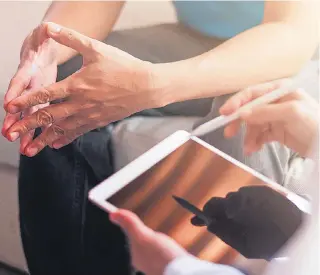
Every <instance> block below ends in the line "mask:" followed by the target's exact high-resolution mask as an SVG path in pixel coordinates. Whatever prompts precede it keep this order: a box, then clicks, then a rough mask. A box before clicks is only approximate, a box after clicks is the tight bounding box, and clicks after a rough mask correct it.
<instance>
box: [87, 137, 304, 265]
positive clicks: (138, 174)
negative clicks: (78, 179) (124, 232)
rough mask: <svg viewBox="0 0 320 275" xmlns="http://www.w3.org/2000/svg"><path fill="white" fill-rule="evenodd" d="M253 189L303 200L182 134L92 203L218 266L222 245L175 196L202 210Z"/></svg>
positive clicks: (94, 194) (98, 191)
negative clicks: (136, 220) (135, 219)
mask: <svg viewBox="0 0 320 275" xmlns="http://www.w3.org/2000/svg"><path fill="white" fill-rule="evenodd" d="M252 185H256V186H257V185H258V186H259V185H260V186H266V188H270V187H271V188H273V190H277V191H280V192H281V193H282V194H284V196H287V195H288V194H290V197H291V199H294V200H295V199H296V198H297V197H298V196H297V195H295V194H292V193H290V192H289V191H287V190H286V189H284V188H283V187H281V186H279V185H278V184H276V183H274V182H273V181H271V180H270V179H268V178H266V177H264V176H263V175H261V174H259V173H257V172H256V171H254V170H252V169H250V168H249V167H247V166H245V165H243V164H242V163H239V162H238V161H236V160H234V159H232V158H231V157H230V156H228V155H226V154H224V153H223V152H221V151H219V150H217V149H216V148H214V147H212V146H210V145H208V144H207V143H205V142H203V141H202V140H200V139H198V138H196V137H192V136H190V134H189V133H187V132H184V131H179V132H176V133H174V134H173V135H172V136H170V137H168V138H167V139H165V140H163V141H162V142H160V143H159V144H158V145H156V146H155V147H154V148H152V149H151V150H149V151H148V152H146V153H145V154H143V155H142V156H140V157H139V158H137V159H136V160H135V161H133V162H132V163H130V164H129V165H127V166H126V167H124V168H123V169H122V170H120V171H118V172H117V173H116V174H114V175H113V176H111V177H110V178H108V179H107V180H105V181H104V182H102V183H101V184H100V185H98V186H97V187H95V188H94V189H92V190H91V191H90V193H89V198H90V200H91V201H92V202H94V203H95V204H96V205H98V206H99V207H101V208H102V209H104V210H106V211H108V212H113V211H114V210H116V209H117V207H119V208H122V209H127V210H130V211H132V212H134V213H136V214H137V215H138V216H139V217H140V218H141V219H142V221H143V222H144V223H145V224H146V225H147V226H148V227H150V228H151V229H152V230H154V231H160V232H162V233H165V234H167V235H169V236H170V237H171V238H173V239H175V240H176V241H177V242H178V243H179V244H180V245H181V246H182V247H184V248H185V249H186V250H187V251H189V252H190V253H191V254H193V255H195V256H198V257H200V258H202V259H205V260H211V261H217V260H219V257H221V252H218V251H217V248H219V247H220V248H222V245H223V243H222V242H221V241H220V240H219V238H217V237H216V236H214V235H213V234H211V233H209V232H208V231H207V230H206V228H203V227H195V226H193V225H192V224H191V223H190V219H191V218H192V216H193V215H192V214H191V213H190V212H189V211H186V210H185V209H183V208H182V207H181V206H180V205H178V204H177V203H176V201H174V199H173V198H172V196H173V195H176V196H178V197H181V198H184V199H186V200H187V201H189V202H190V203H191V204H193V205H194V206H196V207H197V208H200V209H202V207H203V206H204V205H205V204H206V202H207V201H209V200H210V199H211V198H212V197H221V198H225V197H226V195H227V194H228V193H230V192H236V191H238V190H239V189H240V188H241V187H243V186H252ZM219 255H220V256H219Z"/></svg>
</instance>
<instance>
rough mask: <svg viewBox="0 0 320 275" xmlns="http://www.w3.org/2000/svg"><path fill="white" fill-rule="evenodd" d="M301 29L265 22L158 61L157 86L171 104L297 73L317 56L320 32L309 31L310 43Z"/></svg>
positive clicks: (212, 95)
mask: <svg viewBox="0 0 320 275" xmlns="http://www.w3.org/2000/svg"><path fill="white" fill-rule="evenodd" d="M300 34H301V33H300V32H299V31H297V30H296V29H295V28H294V26H290V25H288V24H285V23H280V22H279V23H266V24H262V25H259V26H257V27H255V28H252V29H250V30H248V31H246V32H244V33H242V34H240V35H238V36H236V37H234V38H232V39H230V40H228V41H226V42H225V43H223V44H221V45H220V46H218V47H217V48H215V49H213V50H211V51H209V52H207V53H205V54H202V55H200V56H197V57H195V58H191V59H188V60H184V61H179V62H175V63H167V64H159V65H156V66H157V67H156V69H155V72H156V73H155V78H154V79H155V87H157V88H158V89H160V90H161V91H162V93H163V95H162V96H163V98H164V99H165V100H164V103H163V104H164V105H165V104H167V103H172V102H178V101H184V100H189V99H195V98H207V97H214V96H218V95H222V94H227V93H232V92H235V91H238V90H240V89H243V88H245V87H247V86H250V85H253V84H256V83H260V82H265V81H268V80H272V79H278V78H282V77H287V76H291V75H293V74H295V73H297V72H298V71H299V69H300V68H301V67H302V65H303V64H304V63H305V62H306V61H307V60H308V59H309V58H310V57H311V55H312V54H313V52H314V50H315V47H316V43H317V40H316V35H315V38H314V39H313V38H310V34H308V35H309V37H307V38H306V39H309V42H308V43H305V41H303V37H301V36H300ZM311 35H313V34H311ZM310 40H312V41H310ZM169 84H170V85H169ZM159 87H161V88H159Z"/></svg>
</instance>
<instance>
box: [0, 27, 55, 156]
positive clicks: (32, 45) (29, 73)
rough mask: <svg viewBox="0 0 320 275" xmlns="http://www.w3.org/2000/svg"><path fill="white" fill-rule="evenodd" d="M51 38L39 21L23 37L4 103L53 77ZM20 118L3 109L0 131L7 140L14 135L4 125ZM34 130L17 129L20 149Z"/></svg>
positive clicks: (39, 106)
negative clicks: (37, 25)
mask: <svg viewBox="0 0 320 275" xmlns="http://www.w3.org/2000/svg"><path fill="white" fill-rule="evenodd" d="M54 43H56V42H54V41H53V40H51V39H49V36H48V35H47V30H46V25H45V24H42V25H40V26H39V27H38V28H36V29H34V30H33V32H32V33H31V34H30V35H28V37H27V38H26V39H25V41H24V43H23V46H22V48H21V52H20V64H19V67H18V70H17V72H16V74H15V75H14V77H13V78H12V79H11V82H10V84H9V88H8V91H7V93H6V95H5V98H4V105H5V106H6V105H7V104H8V103H9V102H10V101H11V100H13V99H15V98H17V97H18V96H20V95H22V94H23V93H28V92H30V91H34V90H36V89H39V88H41V87H42V86H47V85H50V84H52V83H54V82H55V81H56V76H57V62H56V59H55V51H54ZM44 106H45V105H43V104H39V105H37V104H35V105H34V106H32V107H31V108H30V109H28V108H26V109H24V114H23V115H24V116H28V115H30V114H32V113H34V112H36V111H37V110H39V109H40V108H43V107H44ZM19 120H20V113H19V112H17V113H14V114H10V113H7V115H6V117H5V119H4V122H3V127H2V134H3V135H4V136H5V137H7V138H8V139H9V140H10V141H14V140H16V139H17V138H18V135H17V134H15V133H12V132H11V133H9V132H8V129H9V128H10V127H11V126H12V125H13V124H15V123H16V122H17V121H19ZM33 135H34V131H33V130H31V131H29V132H27V131H26V132H24V133H21V141H20V152H21V153H23V152H24V149H25V147H26V146H27V145H28V144H29V143H30V142H31V141H32V139H33Z"/></svg>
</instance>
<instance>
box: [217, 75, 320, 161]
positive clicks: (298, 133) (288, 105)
mask: <svg viewBox="0 0 320 275" xmlns="http://www.w3.org/2000/svg"><path fill="white" fill-rule="evenodd" d="M288 81H290V80H278V81H274V82H270V83H265V84H261V85H257V86H253V87H250V88H248V89H246V90H244V91H241V92H239V93H237V94H235V95H234V96H233V97H231V98H230V99H229V100H228V101H227V102H226V103H225V104H224V105H223V106H222V107H221V109H220V113H221V114H222V115H230V114H232V113H233V112H235V111H237V110H238V109H239V108H240V107H241V106H242V105H245V104H247V103H248V102H250V101H252V100H254V99H256V98H258V97H260V96H262V95H264V94H266V93H269V92H272V91H273V90H275V89H278V88H281V87H282V86H283V85H288ZM241 121H243V122H245V123H246V125H247V132H246V137H245V145H244V146H245V147H244V148H245V153H247V154H250V153H253V152H255V151H258V150H260V148H261V147H262V145H263V144H264V143H268V142H272V141H278V142H280V143H282V144H284V145H286V146H288V147H289V148H291V149H292V150H294V151H296V152H298V153H299V154H300V155H301V156H306V155H307V153H308V149H309V146H310V144H312V139H314V138H315V137H316V133H317V131H318V121H319V105H318V104H317V102H316V101H315V100H313V99H312V98H311V97H310V96H309V95H307V94H306V93H305V92H304V91H302V90H301V89H296V90H295V91H293V92H292V93H290V94H289V95H287V96H284V97H283V98H281V99H279V100H278V101H276V102H273V103H270V104H267V105H263V106H258V107H255V108H253V109H251V110H249V111H245V112H243V113H242V114H241V116H240V120H238V121H236V122H233V123H231V124H230V125H228V126H227V127H226V128H225V136H226V137H233V136H234V135H236V133H237V132H238V130H239V127H240V123H241Z"/></svg>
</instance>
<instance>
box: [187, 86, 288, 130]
mask: <svg viewBox="0 0 320 275" xmlns="http://www.w3.org/2000/svg"><path fill="white" fill-rule="evenodd" d="M293 90H294V89H292V85H290V86H287V87H282V88H279V89H276V90H274V91H272V92H270V93H267V94H265V95H263V96H261V97H258V98H257V99H254V100H253V101H251V102H250V103H248V104H246V105H244V106H243V107H241V108H239V110H238V111H236V112H234V113H233V114H231V115H228V116H223V115H222V116H219V117H216V118H214V119H212V120H210V121H208V122H206V123H204V124H202V125H200V126H199V127H197V128H196V129H194V130H193V131H192V132H191V135H192V136H203V135H205V134H208V133H210V132H213V131H215V130H217V129H218V128H221V127H223V126H226V125H227V124H229V123H230V122H232V121H234V120H237V119H238V118H239V117H240V114H241V113H242V112H243V111H246V110H250V109H252V108H254V107H257V106H260V105H264V104H268V103H271V102H273V101H276V100H278V99H280V98H281V97H283V96H285V95H287V94H289V93H291V92H292V91H293Z"/></svg>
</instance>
